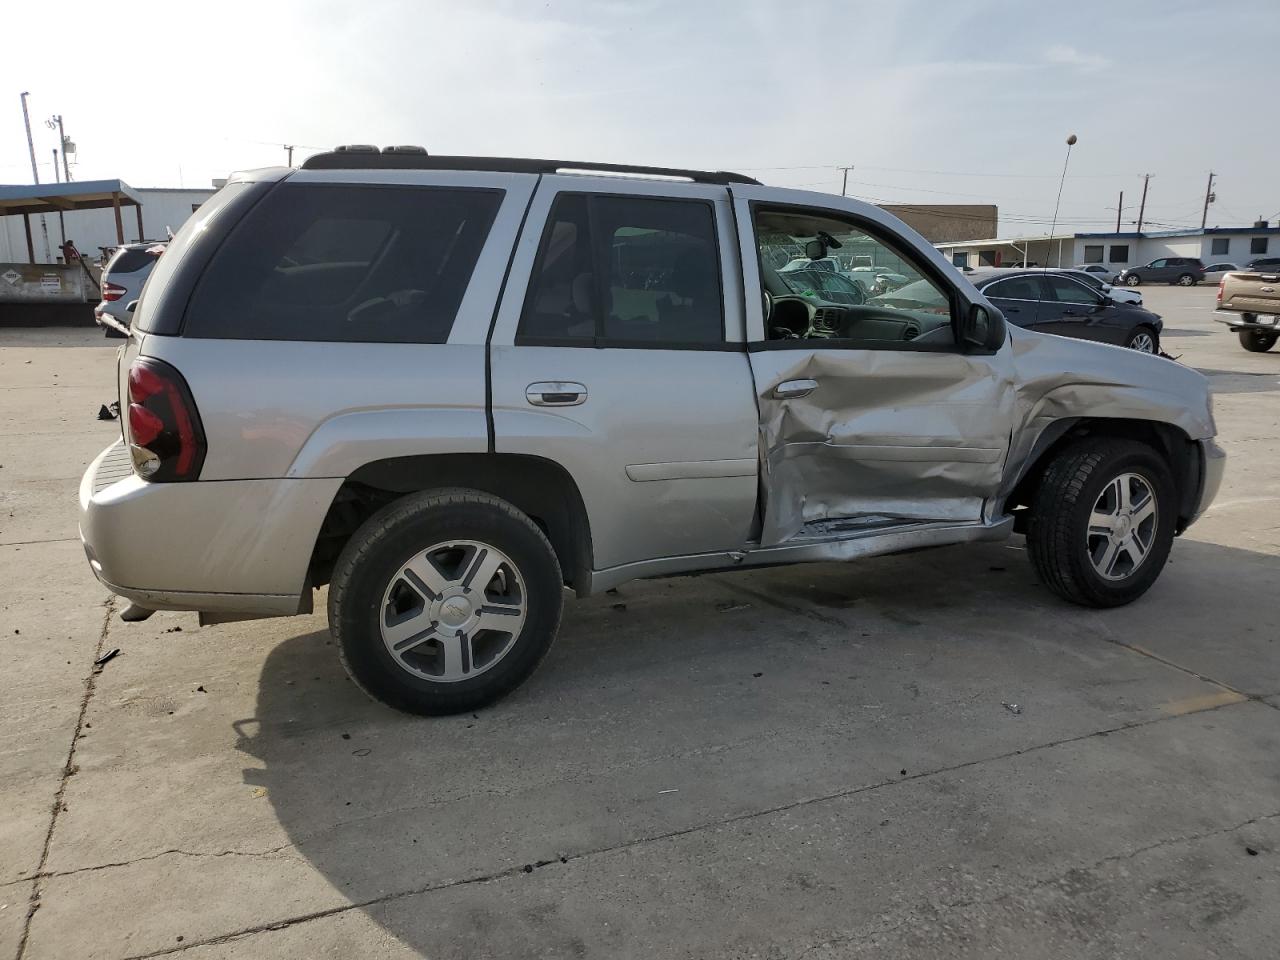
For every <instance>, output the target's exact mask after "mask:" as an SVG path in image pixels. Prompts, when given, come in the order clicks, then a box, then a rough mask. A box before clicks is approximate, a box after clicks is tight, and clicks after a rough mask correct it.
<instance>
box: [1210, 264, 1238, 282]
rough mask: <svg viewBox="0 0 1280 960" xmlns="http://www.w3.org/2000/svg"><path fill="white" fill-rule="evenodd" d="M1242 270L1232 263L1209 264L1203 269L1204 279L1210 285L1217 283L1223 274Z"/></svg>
mask: <svg viewBox="0 0 1280 960" xmlns="http://www.w3.org/2000/svg"><path fill="white" fill-rule="evenodd" d="M1240 269H1242V268H1241V267H1238V266H1237V265H1236V264H1234V263H1211V264H1209V265H1208V266H1207V267H1205V268H1204V278H1205V280H1207V281H1209V282H1210V283H1217V282H1218V281H1219V280H1221V279H1222V277H1223V275H1224V274H1227V273H1233V272H1235V271H1236V270H1240Z"/></svg>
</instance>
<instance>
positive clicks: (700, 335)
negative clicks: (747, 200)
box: [516, 194, 724, 347]
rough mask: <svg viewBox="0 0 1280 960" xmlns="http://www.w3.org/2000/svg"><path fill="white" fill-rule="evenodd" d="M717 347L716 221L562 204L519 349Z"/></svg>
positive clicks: (682, 206) (537, 271) (650, 203)
mask: <svg viewBox="0 0 1280 960" xmlns="http://www.w3.org/2000/svg"><path fill="white" fill-rule="evenodd" d="M723 339H724V306H723V298H722V295H721V289H720V262H719V253H718V250H717V247H716V239H715V215H714V212H713V210H712V208H711V205H710V204H707V203H704V202H702V201H693V200H666V199H650V198H640V197H612V196H586V195H582V194H561V195H560V196H559V198H557V200H556V203H555V206H554V208H553V209H552V212H551V216H550V218H549V219H548V222H547V227H546V229H545V230H544V231H543V236H542V244H541V247H540V249H539V251H538V258H537V260H536V261H535V263H534V268H533V274H532V277H531V279H530V283H529V290H528V293H527V295H526V298H525V305H524V312H523V314H522V316H521V318H520V327H519V330H518V331H517V334H516V342H517V343H528V344H536V343H544V344H551V343H561V344H567V345H577V344H581V345H590V344H601V345H611V346H639V347H643V346H648V345H653V346H680V345H686V344H687V345H690V346H695V345H711V344H718V343H721V342H722V341H723Z"/></svg>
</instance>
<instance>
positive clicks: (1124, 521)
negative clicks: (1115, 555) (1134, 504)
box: [1116, 514, 1133, 540]
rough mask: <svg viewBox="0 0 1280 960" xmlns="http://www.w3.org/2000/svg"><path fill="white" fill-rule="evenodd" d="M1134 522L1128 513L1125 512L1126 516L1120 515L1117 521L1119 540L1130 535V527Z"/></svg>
mask: <svg viewBox="0 0 1280 960" xmlns="http://www.w3.org/2000/svg"><path fill="white" fill-rule="evenodd" d="M1132 523H1133V521H1132V519H1131V518H1130V517H1129V515H1128V514H1125V515H1124V516H1122V517H1120V519H1118V520H1117V521H1116V539H1117V540H1123V539H1124V538H1125V537H1127V536H1128V535H1129V527H1130V526H1131V525H1132Z"/></svg>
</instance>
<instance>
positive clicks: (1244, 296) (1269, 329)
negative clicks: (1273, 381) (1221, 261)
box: [1213, 264, 1280, 353]
mask: <svg viewBox="0 0 1280 960" xmlns="http://www.w3.org/2000/svg"><path fill="white" fill-rule="evenodd" d="M1213 319H1214V320H1217V321H1218V322H1219V323H1225V324H1226V325H1227V326H1228V327H1230V328H1231V330H1232V332H1233V333H1236V334H1238V335H1239V337H1240V346H1242V347H1244V348H1245V349H1246V350H1248V351H1249V352H1250V353H1266V352H1267V351H1268V350H1270V349H1271V348H1272V347H1274V346H1275V345H1276V339H1277V337H1280V264H1277V266H1276V267H1275V268H1273V269H1272V270H1271V271H1269V272H1267V271H1259V270H1255V271H1247V270H1242V271H1239V272H1237V273H1228V274H1225V275H1224V276H1223V278H1222V280H1220V281H1219V283H1218V311H1217V314H1216V315H1215V316H1214V318H1213Z"/></svg>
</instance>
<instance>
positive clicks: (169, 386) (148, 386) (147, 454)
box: [127, 357, 205, 482]
mask: <svg viewBox="0 0 1280 960" xmlns="http://www.w3.org/2000/svg"><path fill="white" fill-rule="evenodd" d="M127 422H128V424H129V446H130V450H131V452H132V454H133V463H134V466H135V468H136V469H137V471H138V474H139V475H140V476H141V477H143V478H144V479H146V480H155V481H161V482H163V481H173V480H194V479H196V477H197V476H199V474H200V467H201V465H202V464H203V463H204V453H205V442H204V431H203V430H202V429H201V427H200V415H199V414H198V413H197V412H196V405H195V402H194V401H193V400H192V399H191V391H190V390H188V389H187V383H186V381H185V380H183V379H182V374H180V373H178V371H177V370H175V369H174V368H173V367H171V366H170V365H169V364H167V363H165V362H164V361H163V360H156V359H155V358H154V357H138V358H137V359H136V360H134V361H133V364H132V365H131V366H130V367H129V416H128V421H127Z"/></svg>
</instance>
